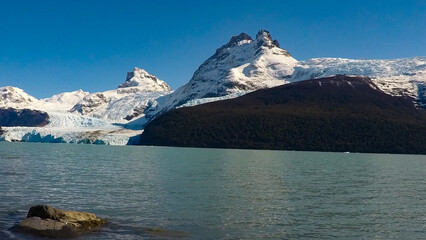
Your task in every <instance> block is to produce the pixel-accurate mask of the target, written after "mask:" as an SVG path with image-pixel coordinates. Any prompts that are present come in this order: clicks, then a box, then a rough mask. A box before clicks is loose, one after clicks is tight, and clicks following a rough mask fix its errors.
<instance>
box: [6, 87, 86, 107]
mask: <svg viewBox="0 0 426 240" xmlns="http://www.w3.org/2000/svg"><path fill="white" fill-rule="evenodd" d="M88 94H89V93H88V92H83V91H82V90H78V91H74V92H64V93H60V94H57V95H54V96H52V97H50V98H44V99H40V100H39V99H37V98H35V97H33V96H31V95H29V94H28V93H26V92H25V91H24V90H22V89H20V88H17V87H0V108H9V107H10V108H16V109H24V108H27V109H35V110H41V111H46V112H49V111H54V112H67V111H69V110H70V109H71V108H72V107H73V106H74V105H75V104H76V103H77V102H79V101H81V100H82V99H83V98H84V97H85V96H86V95H88Z"/></svg>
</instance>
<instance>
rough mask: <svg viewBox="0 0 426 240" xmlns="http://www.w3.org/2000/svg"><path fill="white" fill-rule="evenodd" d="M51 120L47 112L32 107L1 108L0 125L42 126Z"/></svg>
mask: <svg viewBox="0 0 426 240" xmlns="http://www.w3.org/2000/svg"><path fill="white" fill-rule="evenodd" d="M48 122H49V115H48V114H47V113H45V112H41V111H37V110H30V109H13V108H0V127H1V126H3V127H14V126H25V127H41V126H44V125H46V124H47V123H48Z"/></svg>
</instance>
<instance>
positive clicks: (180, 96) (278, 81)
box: [0, 30, 426, 144]
mask: <svg viewBox="0 0 426 240" xmlns="http://www.w3.org/2000/svg"><path fill="white" fill-rule="evenodd" d="M338 74H345V75H357V76H365V77H369V78H370V79H371V82H372V83H373V84H374V85H375V86H377V87H378V89H380V90H381V91H383V92H384V93H386V94H389V95H391V96H402V97H406V98H408V99H409V101H411V102H412V103H413V105H414V106H416V107H417V108H424V107H426V75H425V74H426V57H413V58H405V59H390V60H368V59H344V58H315V59H309V60H306V61H297V60H296V59H294V58H293V57H292V56H291V54H290V53H289V52H288V51H287V50H285V49H283V48H281V47H280V44H279V42H278V41H277V40H274V39H273V38H272V37H271V35H270V33H269V32H268V31H265V30H260V31H259V32H258V33H257V35H256V37H255V38H254V39H252V38H251V37H250V36H249V35H247V34H245V33H241V34H239V35H236V36H232V37H231V39H230V41H229V42H228V43H226V44H224V45H223V46H221V47H219V48H218V49H217V50H216V52H215V53H214V54H213V55H212V56H211V57H210V58H208V59H207V60H206V61H205V62H204V63H202V64H201V65H200V67H199V68H198V69H197V70H196V71H195V73H194V75H193V77H192V78H191V79H190V80H189V82H188V83H187V84H185V85H183V86H182V87H180V88H178V89H177V90H175V91H172V90H171V88H170V87H169V86H168V85H167V84H166V83H165V82H164V81H161V80H159V79H158V78H156V77H155V76H154V75H152V74H150V73H148V72H146V71H145V70H143V69H140V68H135V69H134V70H133V71H131V72H129V73H128V74H127V78H126V81H125V82H124V83H122V84H120V85H119V87H118V88H116V89H113V90H109V91H105V92H98V93H88V92H84V91H82V90H78V91H74V92H69V93H61V94H58V95H55V96H53V97H51V98H47V99H36V98H34V97H32V96H30V95H28V94H26V93H25V92H24V91H23V90H21V89H19V88H16V87H10V86H9V87H2V88H0V108H14V109H32V110H38V111H41V112H46V113H47V114H48V115H49V123H48V124H47V125H45V126H43V127H39V126H8V127H5V126H2V133H3V134H2V135H1V136H0V139H3V140H6V141H28V139H31V141H51V140H50V139H56V140H55V141H57V139H60V140H61V141H62V142H70V143H75V142H84V143H101V144H128V143H135V142H137V141H138V140H137V138H138V136H139V135H140V134H141V133H142V132H143V128H144V127H145V126H146V124H147V123H149V122H151V121H153V120H154V119H155V118H157V117H158V116H160V115H162V114H164V113H166V112H168V111H170V110H171V109H175V108H182V107H188V106H194V105H199V104H202V103H207V102H213V101H218V100H224V99H232V98H236V97H240V96H243V95H245V94H247V93H250V92H252V91H256V90H259V89H265V88H272V87H276V86H280V85H284V84H288V83H294V82H299V81H303V80H308V79H316V78H323V77H328V76H333V75H338ZM32 135H33V136H35V137H30V138H28V136H32ZM24 136H27V138H26V139H24Z"/></svg>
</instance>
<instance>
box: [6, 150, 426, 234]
mask: <svg viewBox="0 0 426 240" xmlns="http://www.w3.org/2000/svg"><path fill="white" fill-rule="evenodd" d="M425 177H426V156H424V155H423V156H422V155H390V154H357V153H353V154H352V153H351V154H344V153H318V152H291V151H290V152H287V151H258V150H224V149H191V148H164V147H138V146H121V147H113V146H96V145H72V144H42V143H5V142H1V143H0V179H1V180H0V181H1V185H0V239H38V238H34V237H32V236H27V235H23V234H22V233H17V232H14V231H12V230H10V228H11V227H12V226H13V225H15V224H17V223H18V222H19V221H20V220H22V219H24V218H25V216H26V213H27V211H28V209H29V208H30V207H31V206H32V205H36V204H49V205H53V206H55V207H58V208H62V209H70V210H76V211H87V212H93V213H95V214H97V215H98V216H100V217H104V218H107V219H108V220H109V224H108V225H107V226H106V227H105V228H103V229H102V230H101V231H100V232H96V233H92V234H88V235H83V236H81V237H80V238H79V239H144V238H147V239H361V238H363V239H426V230H425V229H426V178H425ZM149 228H161V229H164V230H165V231H166V232H165V233H164V234H165V235H166V236H163V235H158V234H155V233H153V232H152V231H149V230H148V229H149ZM40 239H42V238H40Z"/></svg>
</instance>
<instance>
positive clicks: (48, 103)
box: [35, 89, 89, 112]
mask: <svg viewBox="0 0 426 240" xmlns="http://www.w3.org/2000/svg"><path fill="white" fill-rule="evenodd" d="M87 95H89V92H84V91H83V90H81V89H80V90H77V91H73V92H63V93H60V94H56V95H53V96H52V97H50V98H44V99H40V100H39V101H38V102H37V104H35V106H36V108H38V109H40V110H44V111H52V112H68V111H69V110H70V109H71V108H72V107H73V106H74V105H75V104H77V103H78V102H80V101H81V100H83V98H84V97H85V96H87Z"/></svg>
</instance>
